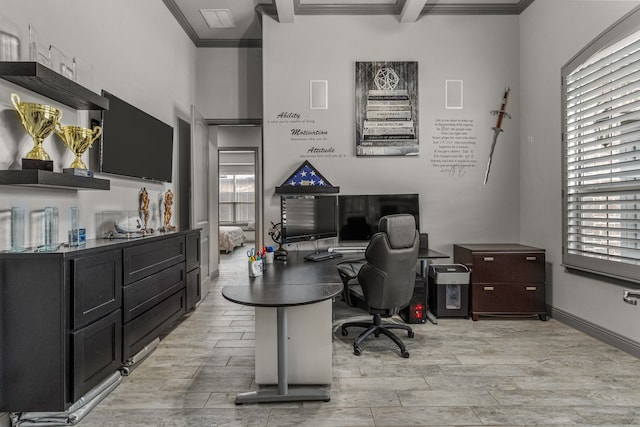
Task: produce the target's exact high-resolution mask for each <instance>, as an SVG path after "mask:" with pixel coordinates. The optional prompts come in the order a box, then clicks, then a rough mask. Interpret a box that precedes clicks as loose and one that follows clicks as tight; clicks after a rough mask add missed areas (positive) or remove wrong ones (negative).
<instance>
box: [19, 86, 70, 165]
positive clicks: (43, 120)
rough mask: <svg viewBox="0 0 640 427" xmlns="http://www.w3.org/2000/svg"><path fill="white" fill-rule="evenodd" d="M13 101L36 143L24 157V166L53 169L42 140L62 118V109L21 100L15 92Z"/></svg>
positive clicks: (26, 128)
mask: <svg viewBox="0 0 640 427" xmlns="http://www.w3.org/2000/svg"><path fill="white" fill-rule="evenodd" d="M11 102H13V106H14V107H15V108H16V111H17V112H18V115H19V116H20V121H22V126H24V129H25V130H26V131H27V133H28V134H29V135H30V136H31V138H32V139H33V143H34V147H33V149H32V150H31V151H29V152H28V153H27V156H26V158H24V159H22V168H23V169H43V170H49V171H53V161H52V160H51V158H50V157H49V155H48V154H47V152H46V151H44V148H42V142H43V141H44V140H45V138H46V137H48V136H49V135H50V134H51V132H52V131H53V129H54V127H55V125H56V123H58V120H60V118H62V111H60V110H58V109H57V108H53V107H50V106H48V105H44V104H35V103H31V102H21V101H20V97H19V96H18V95H17V94H15V93H12V94H11Z"/></svg>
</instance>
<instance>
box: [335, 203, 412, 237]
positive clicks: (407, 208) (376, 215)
mask: <svg viewBox="0 0 640 427" xmlns="http://www.w3.org/2000/svg"><path fill="white" fill-rule="evenodd" d="M401 213H407V214H411V215H413V217H414V218H415V219H416V228H417V229H418V230H420V201H419V199H418V195H417V194H373V195H340V196H338V230H339V237H338V238H339V240H340V241H341V242H367V241H369V239H371V236H373V235H374V234H375V233H377V232H378V221H379V220H380V218H382V217H383V216H385V215H391V214H401Z"/></svg>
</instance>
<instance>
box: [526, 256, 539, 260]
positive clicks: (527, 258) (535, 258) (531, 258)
mask: <svg viewBox="0 0 640 427" xmlns="http://www.w3.org/2000/svg"><path fill="white" fill-rule="evenodd" d="M525 259H526V260H527V261H535V260H537V259H538V258H537V257H534V256H528V257H526V258H525Z"/></svg>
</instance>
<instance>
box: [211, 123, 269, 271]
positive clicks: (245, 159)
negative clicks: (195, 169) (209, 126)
mask: <svg viewBox="0 0 640 427" xmlns="http://www.w3.org/2000/svg"><path fill="white" fill-rule="evenodd" d="M215 132H216V142H217V147H218V211H219V223H218V225H219V249H220V262H221V263H222V262H224V261H226V260H228V259H230V258H231V256H230V255H233V254H235V253H236V252H238V251H240V252H242V254H243V255H245V254H246V251H247V250H248V249H249V248H253V247H256V246H260V245H262V241H261V240H262V239H261V236H262V198H261V194H262V173H261V164H262V160H261V155H262V153H261V146H262V127H261V126H256V125H253V126H230V125H225V126H216V131H215Z"/></svg>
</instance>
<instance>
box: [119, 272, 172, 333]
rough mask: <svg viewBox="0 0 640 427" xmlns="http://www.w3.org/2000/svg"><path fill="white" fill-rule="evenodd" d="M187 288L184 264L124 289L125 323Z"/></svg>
mask: <svg viewBox="0 0 640 427" xmlns="http://www.w3.org/2000/svg"><path fill="white" fill-rule="evenodd" d="M184 286H185V272H184V264H177V265H174V266H173V267H170V268H167V269H166V270H162V271H161V272H159V273H156V274H152V275H151V276H149V277H145V278H144V279H142V280H138V281H137V282H134V283H132V284H130V285H128V286H125V287H124V290H123V294H124V322H125V323H127V322H128V321H129V320H131V319H134V318H136V317H138V316H139V315H140V314H142V313H144V312H145V311H147V310H148V309H150V308H152V307H153V306H154V305H156V304H157V303H159V302H160V301H162V300H164V299H166V298H167V297H168V296H169V295H172V294H174V293H176V292H177V291H179V290H180V289H183V288H184Z"/></svg>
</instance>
